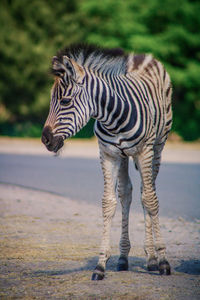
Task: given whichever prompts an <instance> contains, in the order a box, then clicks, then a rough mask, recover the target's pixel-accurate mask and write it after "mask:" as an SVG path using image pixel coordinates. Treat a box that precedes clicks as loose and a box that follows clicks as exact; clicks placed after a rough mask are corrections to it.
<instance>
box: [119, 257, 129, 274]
mask: <svg viewBox="0 0 200 300" xmlns="http://www.w3.org/2000/svg"><path fill="white" fill-rule="evenodd" d="M127 270H128V259H127V258H126V257H123V256H122V257H120V258H119V260H118V264H117V271H127Z"/></svg>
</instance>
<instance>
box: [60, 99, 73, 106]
mask: <svg viewBox="0 0 200 300" xmlns="http://www.w3.org/2000/svg"><path fill="white" fill-rule="evenodd" d="M71 100H72V98H70V97H69V98H62V100H61V101H60V104H61V105H63V106H69V105H70V104H71Z"/></svg>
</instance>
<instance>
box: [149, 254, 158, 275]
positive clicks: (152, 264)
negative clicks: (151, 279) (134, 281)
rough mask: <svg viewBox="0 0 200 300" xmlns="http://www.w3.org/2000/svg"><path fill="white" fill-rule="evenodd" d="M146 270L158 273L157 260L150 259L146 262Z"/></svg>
mask: <svg viewBox="0 0 200 300" xmlns="http://www.w3.org/2000/svg"><path fill="white" fill-rule="evenodd" d="M147 270H148V271H149V272H153V271H158V261H157V258H155V257H152V258H150V259H149V260H148V263H147Z"/></svg>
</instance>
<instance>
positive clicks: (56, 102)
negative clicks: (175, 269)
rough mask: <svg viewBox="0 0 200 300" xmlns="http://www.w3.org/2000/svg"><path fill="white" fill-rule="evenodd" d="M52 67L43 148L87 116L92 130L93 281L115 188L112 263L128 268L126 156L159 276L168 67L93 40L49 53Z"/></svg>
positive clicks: (101, 265) (55, 145) (104, 254)
mask: <svg viewBox="0 0 200 300" xmlns="http://www.w3.org/2000/svg"><path fill="white" fill-rule="evenodd" d="M52 72H53V74H54V75H55V76H56V78H55V83H54V86H53V88H52V93H51V104H50V112H49V116H48V118H47V121H46V123H45V129H44V132H43V142H44V143H45V144H46V146H47V148H48V149H49V150H50V151H57V150H58V149H59V147H61V146H62V144H63V142H62V141H61V139H66V138H69V137H71V136H72V135H75V134H76V133H77V132H78V131H79V130H80V129H81V128H82V127H83V126H85V125H86V123H87V122H88V121H89V119H90V118H95V119H96V123H95V134H96V136H97V137H98V140H99V146H100V158H101V164H102V170H103V173H104V196H103V200H102V207H103V218H104V227H103V237H102V244H101V251H100V257H99V262H98V265H97V268H96V269H95V272H94V274H93V279H102V278H103V276H104V270H105V267H106V261H107V260H108V258H109V256H110V239H109V232H110V225H111V220H112V217H113V216H114V213H115V207H116V201H117V199H116V186H118V189H117V190H118V195H119V199H120V201H121V204H122V235H121V241H120V254H121V255H120V259H119V264H118V269H119V270H124V269H127V267H128V253H129V250H130V241H129V237H128V218H129V209H130V204H131V191H132V186H131V180H130V178H129V175H128V157H132V158H133V159H134V161H135V163H136V166H137V168H138V170H139V172H140V175H141V179H142V186H141V193H142V194H141V200H142V204H143V207H144V212H145V251H146V254H147V259H148V269H149V270H153V269H154V268H155V266H157V267H158V268H159V270H160V273H161V274H162V273H164V272H165V273H166V274H170V266H169V263H168V262H167V260H166V257H165V244H164V243H163V241H162V238H161V234H160V228H159V218H158V208H159V205H158V199H157V196H156V191H155V180H156V177H157V174H158V171H159V166H160V159H161V152H162V149H163V147H164V144H165V141H166V139H167V135H168V133H169V131H170V129H171V124H172V109H171V93H172V88H171V82H170V77H169V75H168V73H167V72H166V70H165V69H164V67H163V65H162V64H161V63H160V62H159V61H157V60H156V59H154V58H153V57H152V56H151V55H144V54H142V55H134V54H128V55H127V54H125V53H124V52H123V51H122V50H121V49H114V50H113V49H112V50H105V49H99V48H96V47H93V46H92V47H91V46H84V47H83V46H74V47H70V48H67V49H65V50H64V51H62V52H59V53H58V55H57V56H56V57H54V58H53V64H52ZM157 256H158V257H159V266H158V263H157Z"/></svg>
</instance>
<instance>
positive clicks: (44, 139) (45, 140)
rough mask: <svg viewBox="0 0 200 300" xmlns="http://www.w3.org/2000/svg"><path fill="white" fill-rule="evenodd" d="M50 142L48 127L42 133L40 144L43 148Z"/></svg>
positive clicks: (50, 134)
mask: <svg viewBox="0 0 200 300" xmlns="http://www.w3.org/2000/svg"><path fill="white" fill-rule="evenodd" d="M51 141H52V133H51V130H50V128H49V127H45V128H44V130H43V132H42V142H43V144H44V145H45V146H49V145H50V144H51Z"/></svg>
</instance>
